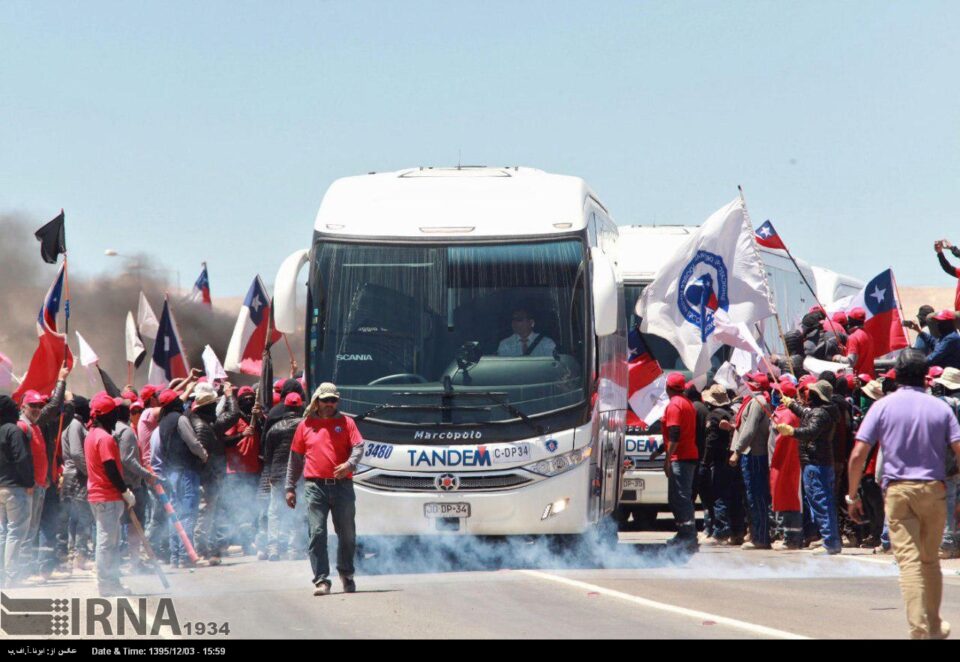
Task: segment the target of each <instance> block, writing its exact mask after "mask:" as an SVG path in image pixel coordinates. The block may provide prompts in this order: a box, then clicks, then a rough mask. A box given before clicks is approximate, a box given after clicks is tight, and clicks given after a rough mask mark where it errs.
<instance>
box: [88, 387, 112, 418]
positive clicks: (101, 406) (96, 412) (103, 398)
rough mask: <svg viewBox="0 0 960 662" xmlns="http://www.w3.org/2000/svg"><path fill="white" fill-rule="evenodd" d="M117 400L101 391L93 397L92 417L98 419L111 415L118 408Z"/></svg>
mask: <svg viewBox="0 0 960 662" xmlns="http://www.w3.org/2000/svg"><path fill="white" fill-rule="evenodd" d="M117 400H118V398H111V397H110V396H109V395H107V394H106V393H104V392H103V391H100V392H99V393H97V394H96V395H95V396H93V400H91V401H90V416H93V417H96V416H103V415H104V414H109V413H110V412H112V411H113V410H114V409H116V408H117Z"/></svg>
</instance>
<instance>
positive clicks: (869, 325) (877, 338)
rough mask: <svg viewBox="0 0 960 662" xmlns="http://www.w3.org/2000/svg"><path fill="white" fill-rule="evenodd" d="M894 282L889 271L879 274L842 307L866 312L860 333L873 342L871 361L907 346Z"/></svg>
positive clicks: (891, 270) (891, 271) (891, 272)
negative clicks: (860, 309)
mask: <svg viewBox="0 0 960 662" xmlns="http://www.w3.org/2000/svg"><path fill="white" fill-rule="evenodd" d="M894 282H895V281H894V278H893V269H887V270H886V271H883V272H881V273H880V274H878V275H876V276H874V277H873V279H872V280H871V281H870V282H869V283H867V286H866V287H864V288H863V289H862V290H860V291H859V292H857V293H856V294H855V295H854V296H853V298H852V299H851V300H850V305H849V306H848V307H847V308H846V311H847V312H849V311H850V310H852V309H854V308H863V309H864V310H865V311H866V313H867V315H866V321H865V322H864V323H863V330H864V331H866V332H867V335H869V336H870V339H871V340H873V358H877V357H878V356H883V355H884V354H889V353H890V352H892V351H894V350H896V349H903V348H904V347H907V346H908V344H907V337H906V335H905V334H904V333H903V320H902V319H901V317H900V308H899V305H898V304H897V288H896V286H895V285H894Z"/></svg>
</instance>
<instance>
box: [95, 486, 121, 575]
mask: <svg viewBox="0 0 960 662" xmlns="http://www.w3.org/2000/svg"><path fill="white" fill-rule="evenodd" d="M90 508H91V509H92V510H93V517H94V519H96V521H97V586H98V587H99V588H100V590H101V591H102V590H107V589H112V588H117V587H119V586H120V585H121V584H120V518H121V517H123V510H124V503H123V501H105V502H103V503H91V504H90Z"/></svg>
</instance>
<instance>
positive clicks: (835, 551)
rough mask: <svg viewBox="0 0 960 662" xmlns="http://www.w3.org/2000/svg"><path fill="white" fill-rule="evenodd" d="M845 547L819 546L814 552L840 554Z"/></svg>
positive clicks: (824, 554)
mask: <svg viewBox="0 0 960 662" xmlns="http://www.w3.org/2000/svg"><path fill="white" fill-rule="evenodd" d="M842 549H843V548H840V549H830V548H829V547H822V546H821V547H818V548H817V549H815V550H813V553H814V554H816V555H817V556H833V555H834V554H839V553H840V552H841V550H842Z"/></svg>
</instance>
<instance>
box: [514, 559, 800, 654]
mask: <svg viewBox="0 0 960 662" xmlns="http://www.w3.org/2000/svg"><path fill="white" fill-rule="evenodd" d="M517 572H521V573H523V574H525V575H529V576H531V577H537V578H538V579H545V580H548V581H552V582H556V583H558V584H565V585H567V586H572V587H573V588H578V589H583V590H585V591H591V592H594V593H599V594H600V595H605V596H607V597H610V598H617V599H619V600H625V601H626V602H632V603H634V604H637V605H641V606H643V607H648V608H650V609H658V610H660V611H666V612H669V613H671V614H677V615H679V616H687V617H689V618H695V619H697V620H699V621H701V622H702V621H714V622H715V623H717V624H718V625H726V626H728V627H732V628H736V629H738V630H743V631H745V632H750V633H752V634H758V635H762V636H765V637H774V638H776V639H809V637H806V636H804V635H802V634H796V633H793V632H787V631H785V630H777V629H775V628H768V627H766V626H764V625H757V624H756V623H748V622H746V621H740V620H737V619H735V618H728V617H726V616H719V615H717V614H711V613H708V612H705V611H698V610H696V609H687V608H686V607H679V606H677V605H671V604H667V603H665V602H657V601H655V600H648V599H647V598H641V597H640V596H637V595H631V594H630V593H623V592H621V591H614V590H613V589H609V588H604V587H603V586H597V585H596V584H588V583H587V582H582V581H580V580H577V579H570V578H569V577H563V576H561V575H554V574H551V573H549V572H541V571H540V570H518V571H517Z"/></svg>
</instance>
